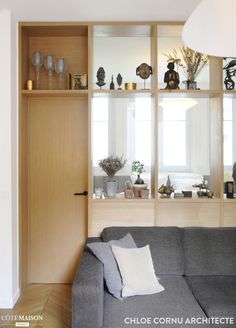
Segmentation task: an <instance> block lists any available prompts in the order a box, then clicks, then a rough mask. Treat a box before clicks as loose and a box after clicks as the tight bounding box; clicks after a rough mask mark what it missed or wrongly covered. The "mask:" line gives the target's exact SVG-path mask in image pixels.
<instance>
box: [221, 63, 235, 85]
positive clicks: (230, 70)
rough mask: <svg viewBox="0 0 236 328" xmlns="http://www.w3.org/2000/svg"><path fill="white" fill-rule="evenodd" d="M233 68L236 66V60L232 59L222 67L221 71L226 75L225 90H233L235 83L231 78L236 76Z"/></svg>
mask: <svg viewBox="0 0 236 328" xmlns="http://www.w3.org/2000/svg"><path fill="white" fill-rule="evenodd" d="M235 66H236V60H235V59H233V60H231V61H230V62H229V63H228V64H226V65H225V66H224V67H223V70H225V74H226V76H225V79H224V84H225V88H226V90H234V87H235V82H234V80H233V79H232V77H233V76H235V75H236V68H235Z"/></svg>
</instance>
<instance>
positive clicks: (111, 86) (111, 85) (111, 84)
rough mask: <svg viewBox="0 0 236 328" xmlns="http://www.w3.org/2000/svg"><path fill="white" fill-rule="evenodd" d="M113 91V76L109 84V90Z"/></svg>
mask: <svg viewBox="0 0 236 328" xmlns="http://www.w3.org/2000/svg"><path fill="white" fill-rule="evenodd" d="M114 89H115V85H114V82H113V75H112V76H111V83H110V90H114Z"/></svg>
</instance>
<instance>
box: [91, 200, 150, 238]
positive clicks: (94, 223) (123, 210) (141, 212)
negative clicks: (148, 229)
mask: <svg viewBox="0 0 236 328" xmlns="http://www.w3.org/2000/svg"><path fill="white" fill-rule="evenodd" d="M90 211H91V212H90V214H91V224H90V231H89V236H90V237H95V236H99V235H100V233H101V231H102V230H103V228H105V227H110V226H153V225H154V201H142V200H140V201H126V200H123V201H121V202H119V201H114V202H113V201H112V200H108V201H91V209H90Z"/></svg>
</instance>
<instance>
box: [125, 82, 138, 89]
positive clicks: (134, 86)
mask: <svg viewBox="0 0 236 328" xmlns="http://www.w3.org/2000/svg"><path fill="white" fill-rule="evenodd" d="M136 88H137V83H133V82H129V83H125V90H136Z"/></svg>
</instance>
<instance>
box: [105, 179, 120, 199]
mask: <svg viewBox="0 0 236 328" xmlns="http://www.w3.org/2000/svg"><path fill="white" fill-rule="evenodd" d="M105 185H106V195H107V197H115V195H116V193H117V181H106V184H105Z"/></svg>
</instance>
